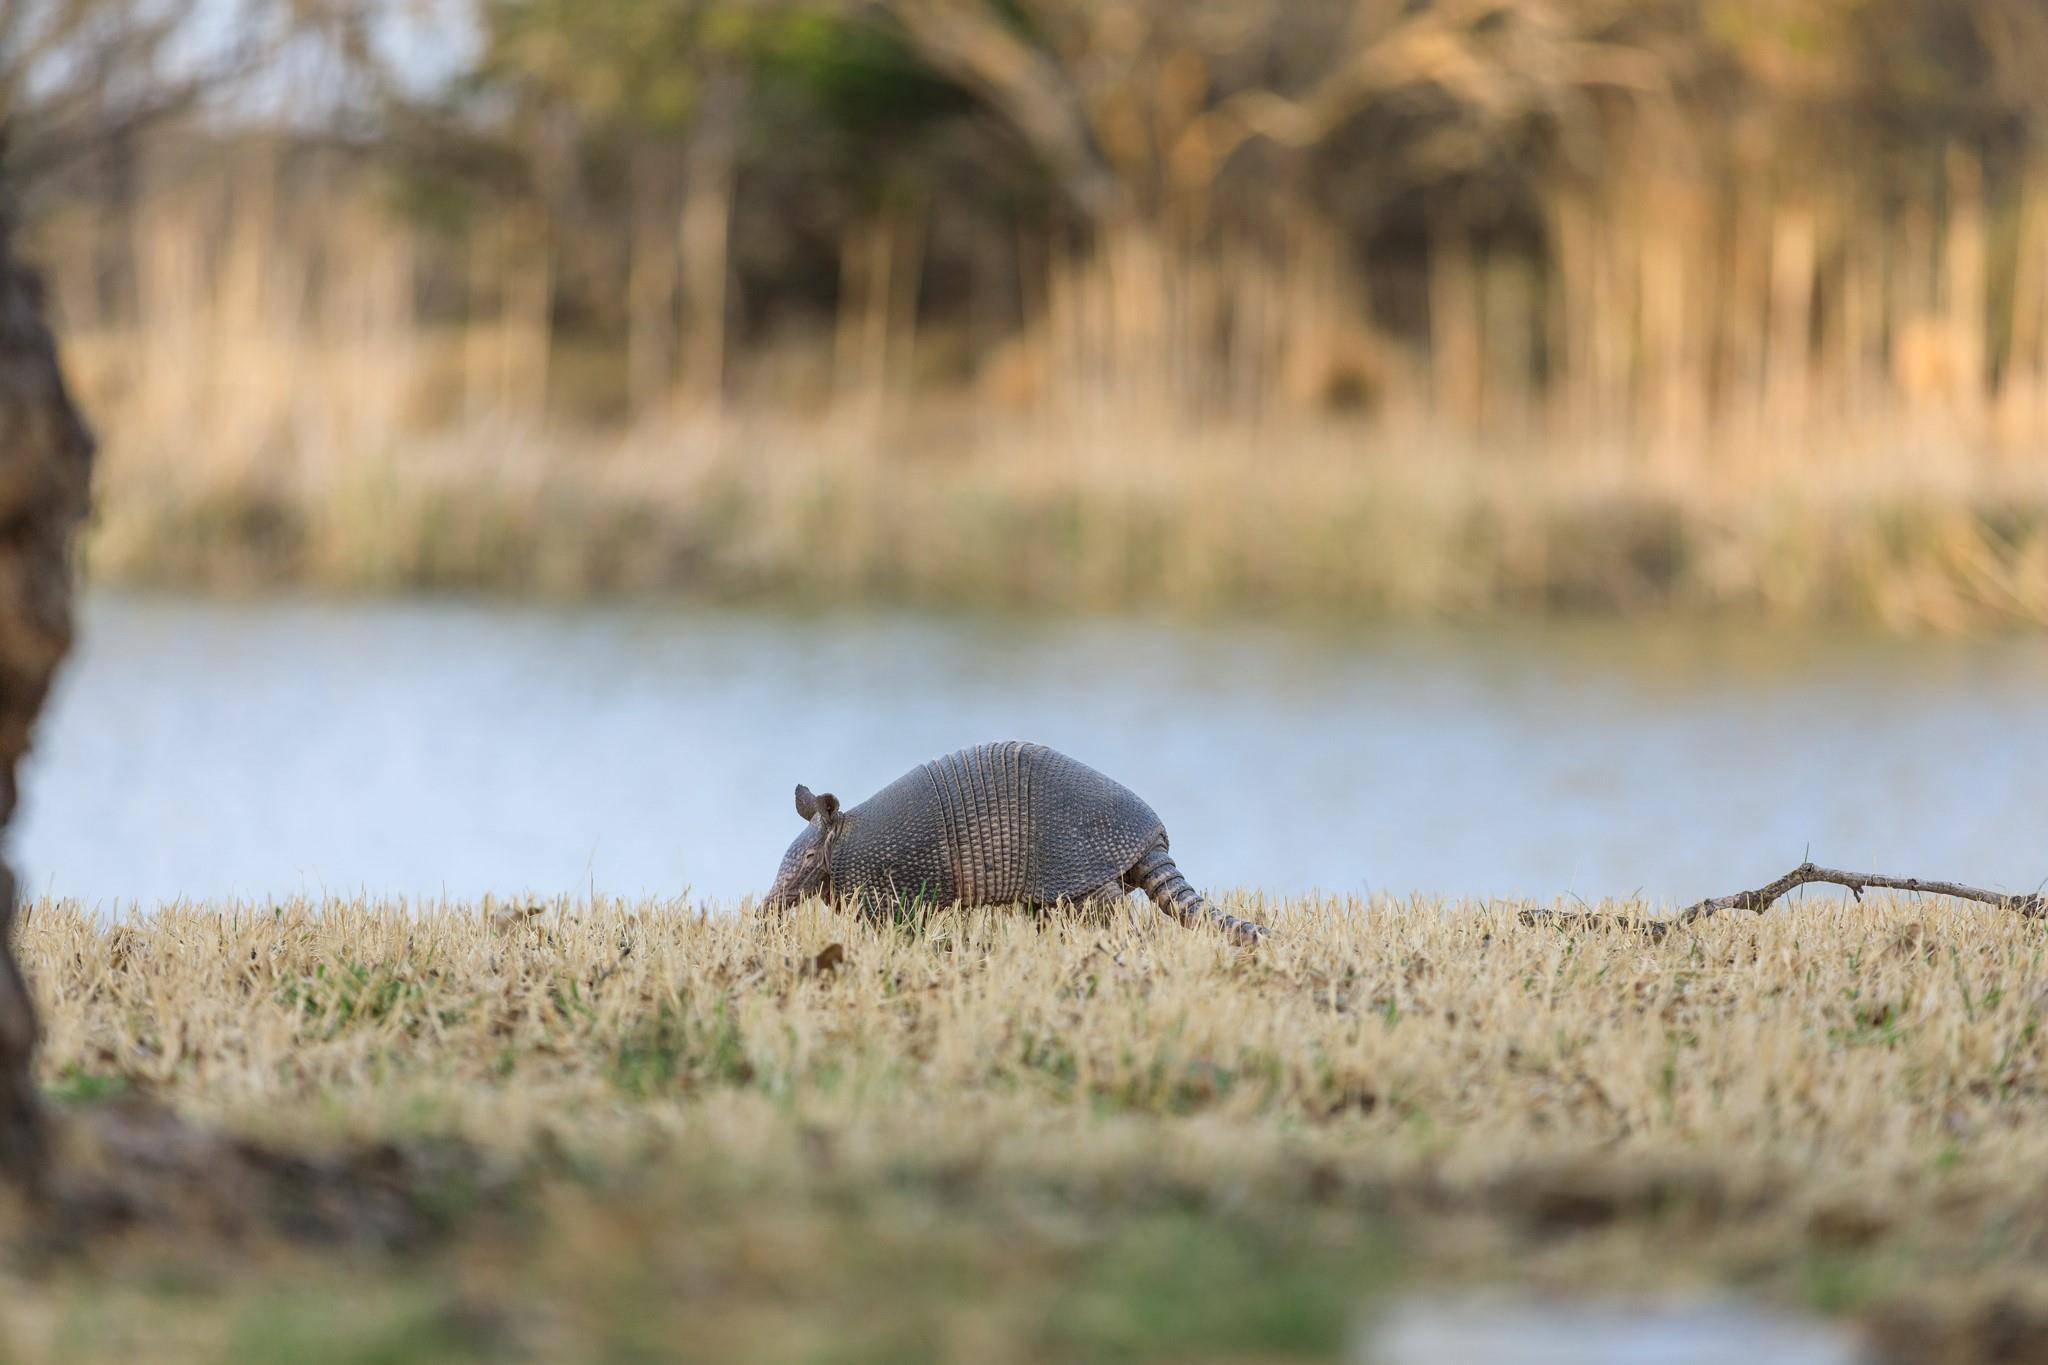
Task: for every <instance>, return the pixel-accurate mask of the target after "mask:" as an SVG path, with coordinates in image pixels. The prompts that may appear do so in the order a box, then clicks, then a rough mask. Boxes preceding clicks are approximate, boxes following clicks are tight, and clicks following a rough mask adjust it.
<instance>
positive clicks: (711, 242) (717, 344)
mask: <svg viewBox="0 0 2048 1365" xmlns="http://www.w3.org/2000/svg"><path fill="white" fill-rule="evenodd" d="M744 93H745V92H744V90H743V89H742V88H741V87H740V85H739V84H738V83H737V81H735V80H734V79H732V78H731V77H723V76H722V77H719V78H716V79H715V80H713V82H712V84H711V87H710V89H709V90H708V91H707V92H706V94H705V97H704V105H703V108H702V110H701V111H700V112H699V114H698V117H697V125H696V127H695V129H694V130H693V131H692V132H691V134H690V145H689V150H688V152H687V154H686V155H687V165H686V167H685V169H684V174H685V176H686V177H687V180H686V182H685V184H684V187H683V193H684V198H683V216H682V222H681V224H680V226H679V229H678V236H679V243H678V245H679V247H680V253H679V254H680V258H681V261H682V280H683V327H682V333H683V336H682V352H683V383H682V390H683V394H684V396H685V398H686V399H687V401H689V402H690V403H691V404H692V405H693V406H696V407H699V408H701V409H703V410H705V411H707V412H710V413H712V414H713V415H715V414H716V413H717V410H718V406H719V400H720V398H721V397H722V395H723V394H724V392H725V315H726V292H727V282H728V280H729V279H730V278H731V274H732V200H733V165H734V162H735V160H736V159H737V157H738V153H739V148H738V135H739V129H738V118H739V103H740V100H741V98H742V97H743V96H744Z"/></svg>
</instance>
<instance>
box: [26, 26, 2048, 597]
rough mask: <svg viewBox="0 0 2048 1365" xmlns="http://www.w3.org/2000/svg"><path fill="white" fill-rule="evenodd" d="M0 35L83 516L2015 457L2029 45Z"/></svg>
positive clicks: (1136, 33) (2033, 397) (2041, 244)
mask: <svg viewBox="0 0 2048 1365" xmlns="http://www.w3.org/2000/svg"><path fill="white" fill-rule="evenodd" d="M216 11H217V13H216ZM429 11H431V18H432V22H431V23H429V22H427V21H426V19H424V18H421V16H422V15H426V14H427V13H428V12H429ZM6 13H7V18H6V20H5V21H4V30H0V32H4V39H0V42H4V50H5V52H6V53H7V54H8V55H7V58H6V62H5V73H4V76H0V82H4V87H0V88H4V92H5V93H4V95H0V98H4V99H5V101H6V106H7V113H8V117H9V118H10V120H11V122H12V124H13V125H14V128H15V133H14V137H13V142H12V146H11V148H10V149H9V152H8V160H7V168H8V170H9V172H10V173H11V174H12V176H13V182H14V189H15V192H16V193H17V195H18V196H19V197H20V202H21V205H22V212H23V213H24V214H25V216H26V220H27V223H26V226H27V228H28V240H29V244H30V247H31V249H32V251H33V253H34V254H35V256H36V257H37V258H38V260H39V262H40V263H41V264H42V265H43V266H44V268H45V270H46V272H47V274H48V276H49V283H50V286H51V299H52V305H53V308H54V310H55V313H56V315H57V318H58V320H59V326H60V329H61V331H62V333H63V334H64V336H65V338H66V342H67V345H68V347H69V348H70V355H71V362H72V364H73V366H74V370H75V373H76V375H77V377H78V379H79V381H80V383H81V386H82V388H83V390H84V392H85V394H86V396H87V399H88V402H89V405H90V406H91V407H92V408H93V409H94V410H95V412H96V413H97V414H99V415H100V417H101V419H102V421H103V422H104V423H105V424H106V427H107V431H108V435H109V444H110V450H109V474H108V477H109V478H110V479H111V480H116V481H118V480H119V479H120V478H122V477H123V476H122V474H121V472H120V471H121V470H122V469H124V468H127V467H129V466H130V465H131V464H132V463H133V462H134V461H136V460H145V459H146V460H147V461H148V462H149V464H150V467H151V468H152V469H158V470H159V475H158V477H159V478H160V480H161V479H170V478H171V477H172V476H171V475H169V474H163V473H162V472H161V470H162V468H163V467H172V468H186V467H189V466H190V465H192V464H195V463H208V462H211V463H214V464H222V463H225V464H226V465H228V466H231V467H232V468H233V469H234V470H236V471H243V472H246V471H247V470H249V469H251V468H260V469H267V470H274V469H277V468H281V467H283V466H286V465H289V464H290V463H291V462H293V461H295V460H298V461H303V460H305V459H308V458H312V454H311V452H313V451H314V450H315V448H318V450H319V451H321V452H324V453H323V454H321V455H320V458H323V459H326V458H337V459H338V458H354V457H355V456H356V455H357V454H359V453H361V452H362V451H364V450H370V449H374V450H375V451H377V452H381V454H380V455H379V458H388V459H400V460H402V458H403V457H402V456H399V455H396V454H394V453H393V452H395V451H396V450H397V449H398V448H399V447H400V446H402V445H405V444H406V443H408V442H425V441H428V440H444V439H445V438H447V437H449V436H450V435H451V434H453V435H455V436H458V437H463V438H478V437H482V438H484V440H483V444H484V445H485V446H486V447H487V448H489V449H502V448H503V442H504V441H505V440H507V439H510V438H508V437H507V435H506V433H512V434H514V435H516V438H517V439H518V440H520V441H522V442H531V441H534V440H536V439H538V440H540V441H543V442H551V443H554V444H557V445H559V444H560V443H561V441H562V440H563V439H565V434H566V433H575V434H576V435H577V436H578V437H579V438H580V437H583V436H588V435H590V434H592V433H595V434H597V435H598V436H599V438H600V439H602V434H603V433H605V432H629V431H631V432H639V433H642V434H643V435H644V434H645V433H647V432H648V431H651V430H656V431H667V432H671V433H674V434H676V437H677V440H678V441H681V440H682V439H683V433H686V432H702V431H705V430H727V431H729V430H730V429H731V423H732V422H733V421H734V420H740V419H747V418H752V419H755V420H770V419H772V420H774V421H777V422H788V421H803V420H809V419H813V418H817V417H821V416H822V417H825V418H828V419H830V420H829V422H828V423H827V425H828V426H830V427H831V428H832V429H833V430H835V431H839V432H844V431H846V430H849V429H852V428H853V427H854V426H858V425H859V424H858V423H857V422H853V421H852V420H851V419H857V418H870V419H874V420H873V421H872V422H870V423H869V425H868V428H867V429H869V430H874V431H887V432H889V433H890V434H889V435H888V436H887V437H886V439H884V440H883V441H882V444H883V445H884V446H885V447H886V448H887V449H888V450H889V452H890V453H892V454H894V453H899V452H900V451H902V450H904V449H914V450H915V451H917V452H921V453H925V454H941V453H945V452H949V451H950V452H965V451H968V450H969V449H971V448H975V447H978V446H980V445H983V444H986V443H987V441H988V440H989V439H991V438H989V437H988V435H987V433H988V432H989V431H991V430H1002V431H1005V432H1008V431H1014V430H1017V429H1022V427H1028V426H1029V424H1031V423H1033V422H1038V423H1041V424H1042V423H1045V422H1053V423H1066V424H1068V426H1067V427H1066V428H1064V429H1068V430H1071V429H1072V428H1071V424H1072V422H1074V421H1076V420H1079V421H1081V422H1083V423H1091V422H1092V423H1095V424H1096V426H1095V429H1096V430H1098V431H1100V430H1109V431H1113V432H1115V433H1120V434H1121V433H1128V432H1132V431H1142V432H1144V433H1147V437H1146V439H1148V440H1151V441H1153V442H1155V443H1161V444H1166V445H1171V444H1173V442H1174V441H1175V440H1176V439H1177V438H1176V437H1175V435H1174V433H1177V432H1184V431H1188V430H1191V429H1200V430H1204V431H1209V432H1213V431H1215V430H1218V429H1221V428H1223V427H1226V426H1228V427H1231V428H1234V429H1238V430H1245V431H1253V432H1271V431H1273V430H1276V429H1277V430H1300V429H1303V428H1304V427H1308V428H1313V429H1314V430H1316V431H1317V432H1320V433H1324V435H1323V436H1321V437H1319V438H1318V440H1319V441H1320V442H1321V444H1320V445H1319V446H1318V448H1319V449H1324V450H1341V451H1342V452H1345V453H1339V454H1336V455H1333V456H1332V457H1331V458H1336V459H1354V458H1357V457H1358V456H1359V455H1360V453H1361V452H1369V451H1374V450H1382V449H1398V450H1399V452H1400V453H1401V454H1402V455H1403V457H1405V458H1410V459H1414V458H1422V459H1425V460H1426V459H1431V458H1435V457H1436V453H1437V452H1443V458H1445V459H1449V458H1452V456H1453V454H1454V453H1456V454H1461V455H1475V456H1477V457H1478V458H1481V459H1492V458H1494V457H1495V455H1496V454H1504V455H1511V456H1512V457H1513V458H1514V459H1515V460H1516V461H1517V462H1518V463H1520V464H1522V465H1524V466H1526V465H1528V464H1530V463H1531V462H1532V461H1533V462H1541V463H1548V464H1557V465H1565V464H1575V463H1583V462H1585V461H1587V460H1589V459H1593V458H1595V457H1596V456H1597V458H1598V459H1600V460H1603V461H1607V462H1609V463H1616V462H1618V463H1619V464H1620V465H1622V466H1624V467H1626V468H1646V467H1653V466H1654V467H1656V468H1659V469H1665V470H1671V469H1677V470H1680V471H1683V472H1685V473H1686V474H1687V475H1688V476H1695V475H1696V476H1701V477H1704V478H1707V479H1711V480H1726V479H1730V478H1741V479H1747V478H1749V477H1750V476H1751V475H1753V474H1756V473H1758V472H1761V473H1763V474H1766V475H1769V476H1772V477H1777V476H1780V475H1783V474H1785V473H1786V472H1787V471H1789V470H1794V469H1799V470H1821V469H1838V468H1841V467H1844V466H1858V467H1862V468H1866V469H1868V468H1872V467H1875V466H1878V465H1883V466H1885V467H1887V468H1894V467H1908V468H1911V469H1913V470H1915V471H1917V474H1916V477H1923V476H1931V474H1930V471H1935V470H1940V471H1946V472H1945V473H1944V474H1943V475H1942V476H1943V477H1949V476H1950V475H1954V476H1955V477H1957V478H1961V479H1963V480H1965V481H1967V480H1970V479H1975V478H1977V477H1979V476H1978V474H1977V473H1976V472H1972V471H1979V470H1981V469H1983V468H1986V467H1996V468H1998V469H2002V470H2003V471H2005V473H2004V475H2002V476H2001V477H2009V476H2010V475H2011V474H2012V472H2013V470H2014V469H2015V467H2017V466H2027V467H2032V466H2034V465H2035V464H2037V461H2036V460H2035V456H2036V455H2037V454H2038V452H2040V451H2041V450H2043V449H2044V448H2048V447H2044V437H2048V86H2043V84H2042V83H2041V81H2040V80H2039V73H2041V72H2042V71H2044V70H2048V7H2043V6H2042V5H2041V4H2039V3H2038V0H1405V2H1404V0H789V2H788V3H782V2H780V0H754V2H753V3H729V2H725V0H438V3H424V4H422V5H420V6H410V7H408V6H405V5H399V4H385V5H378V4H373V3H372V4H365V3H354V4H352V3H349V0H217V3H215V4H213V5H210V6H209V5H207V4H203V3H202V4H200V5H199V7H198V8H197V9H196V10H195V9H193V7H192V5H191V4H190V3H189V0H188V3H187V4H184V5H177V4H172V5H165V4H161V3H153V0H42V3H29V2H27V0H14V3H13V4H12V5H11V6H9V8H8V9H7V11H6ZM408 15H411V16H413V17H414V18H415V19H418V20H419V23H418V24H417V25H416V26H415V28H414V29H412V30H411V32H412V33H413V37H412V38H410V39H408V40H398V39H394V38H393V37H392V36H391V35H392V33H393V32H395V31H397V29H395V28H394V27H393V26H394V25H397V24H399V23H400V21H402V20H405V19H406V18H407V16H408ZM195 16H196V17H195ZM200 20H206V21H207V22H205V23H204V25H203V27H204V28H205V29H206V30H207V31H208V32H209V33H211V34H212V35H213V40H212V41H211V42H209V43H204V44H195V43H193V42H191V41H189V40H188V39H185V38H181V36H180V34H181V32H183V31H184V30H186V29H189V28H190V27H191V26H192V25H193V24H195V23H197V22H199V21H200ZM406 42H410V43H411V44H413V48H412V51H411V60H410V62H409V61H408V59H407V55H406V54H407V48H406V46H405V44H406ZM429 47H431V48H433V49H434V54H435V55H436V56H437V57H438V58H439V59H441V60H442V65H443V67H444V68H445V69H444V70H440V71H438V72H437V74H436V75H434V77H433V78H432V79H425V80H423V79H420V78H419V77H418V70H419V68H420V66H421V63H420V61H419V60H418V58H419V57H420V55H421V52H422V51H424V50H425V49H426V48H429ZM195 54H196V55H195ZM408 70H410V72H411V74H410V75H408ZM876 422H879V423H880V424H881V425H879V426H877V425H875V423H876ZM906 423H907V424H910V425H913V426H915V427H916V428H917V430H916V432H915V433H914V434H912V433H908V431H907V428H906V426H905V424H906ZM1020 424H1022V426H1021V427H1020ZM1333 429H1334V430H1336V431H1339V432H1340V433H1352V434H1351V435H1349V436H1339V437H1329V436H1328V435H1327V433H1328V432H1329V431H1331V430H1333ZM536 433H540V435H539V436H538V437H536ZM1120 434H1119V435H1118V436H1115V437H1101V436H1097V437H1087V438H1083V439H1084V440H1086V441H1092V442H1093V443H1094V444H1095V445H1097V446H1102V445H1104V444H1105V443H1106V444H1108V445H1111V446H1114V445H1116V444H1117V443H1118V441H1120V440H1121V439H1122V436H1121V435H1120ZM800 443H801V442H799V444H800ZM1259 446H1260V442H1259V440H1258V439H1255V438H1249V437H1248V438H1247V439H1246V442H1245V444H1244V445H1243V447H1242V457H1243V458H1245V459H1247V460H1250V459H1252V458H1254V452H1255V451H1256V450H1257V449H1258V448H1259ZM145 447H146V450H145V449H144V448H145ZM1113 457H1114V451H1113V450H1112V451H1109V452H1107V453H1104V452H1101V451H1098V452H1097V454H1096V455H1095V456H1094V457H1093V458H1094V459H1095V461H1096V462H1097V463H1100V462H1101V461H1103V460H1109V459H1112V458H1113ZM472 458H475V459H478V460H488V459H490V458H491V457H490V455H489V454H488V453H486V451H477V452H475V453H474V455H473V457H472ZM749 458H753V457H749ZM760 458H767V457H766V456H761V457H760ZM961 458H963V459H964V458H967V456H966V455H965V454H962V455H961ZM1959 470H1960V471H1962V472H1961V473H1957V472H1956V471H1959ZM2039 502H2041V500H2039V499H2034V500H2033V501H2032V502H2031V503H2030V504H2029V505H2030V506H2032V505H2033V504H2034V503H2039ZM2038 512H2039V507H2038V506H2036V507H2035V508H2034V510H2033V511H2030V512H2027V513H2026V514H2025V515H2024V517H2023V518H2022V519H2023V520H2024V522H2025V525H2024V526H2022V527H2020V529H2019V531H2017V532H2014V533H2013V535H2007V536H2005V540H2004V541H2000V542H1998V543H1994V544H1993V545H1992V547H1991V553H1993V555H1994V557H1996V556H1999V555H2004V554H2005V553H2006V551H2007V550H2008V549H2009V548H2010V545H2009V544H2006V542H2011V543H2012V544H2018V543H2020V542H2022V541H2024V542H2025V544H2026V545H2033V544H2034V543H2035V542H2036V541H2042V552H2043V553H2048V539H2044V538H2043V537H2042V536H2040V535H2038V534H2036V533H2038V532H2040V531H2041V530H2042V527H2043V526H2044V525H2048V521H2044V519H2043V517H2042V516H2040V515H2038ZM2002 515H2004V514H2002ZM2010 515H2011V516H2018V515H2020V514H2018V513H2011V514H2010ZM2001 534H2003V533H2001ZM2015 536H2017V537H2018V539H2017V540H2015V539H2014V537H2015ZM1993 540H1994V541H1998V537H1996V536H1994V537H1993ZM1970 553H1972V554H1975V553H1976V551H1975V550H1971V551H1970ZM102 558H103V562H105V561H106V557H105V556H103V557H102ZM2008 558H2009V556H2008ZM2029 563H2031V561H2029ZM2010 567H2011V566H2010V564H2008V565H2007V568H2008V569H2010ZM2028 572H2029V573H2031V569H2029V570H2028ZM2033 610H2034V609H2033V608H2032V607H2029V608H2027V611H2028V613H2031V612H2032V611H2033Z"/></svg>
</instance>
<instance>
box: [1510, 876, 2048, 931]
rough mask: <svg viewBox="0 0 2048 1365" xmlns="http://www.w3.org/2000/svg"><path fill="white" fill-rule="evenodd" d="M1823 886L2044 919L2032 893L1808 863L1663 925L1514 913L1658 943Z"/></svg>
mask: <svg viewBox="0 0 2048 1365" xmlns="http://www.w3.org/2000/svg"><path fill="white" fill-rule="evenodd" d="M1815 882H1825V883H1827V884H1828V885H1830V886H1842V887H1847V888H1848V890H1849V893H1850V894H1851V895H1853V896H1855V897H1856V899H1857V900H1859V901H1860V900H1862V899H1863V893H1864V892H1865V891H1867V890H1869V889H1871V888H1873V887H1874V888H1877V889H1878V890H1883V891H1911V892H1914V893H1916V894H1919V895H1928V896H1953V897H1954V898H1955V899H1957V900H1965V901H1979V902H1981V903H1983V904H1985V905H1992V906H1996V907H1998V908H1999V909H2001V910H2011V911H2013V912H2014V913H2016V914H2018V915H2020V916H2022V917H2023V918H2026V919H2044V918H2048V896H2044V895H2042V894H2041V893H2040V892H2038V891H2037V892H2033V893H2031V894H2029V895H2023V896H2008V895H2005V894H2004V893H2003V892H1999V891H1986V890H1984V889H1982V888H1981V887H1975V886H1964V885H1963V884H1962V883H1961V882H1937V881H1927V880H1924V879H1922V878H1919V877H1888V876H1885V875H1884V874H1883V873H1879V872H1843V871H1840V870H1838V869H1836V868H1832V867H1817V866H1815V865H1814V864H1813V863H1810V862H1806V863H1801V864H1800V865H1799V866H1797V867H1795V868H1793V869H1792V870H1791V871H1790V872H1787V873H1786V874H1785V875H1784V876H1782V877H1780V878H1778V879H1777V880H1776V881H1774V882H1768V883H1766V884H1764V885H1763V886H1760V887H1758V888H1757V889H1756V890H1754V891H1737V892H1735V893H1734V894H1733V895H1728V896H1715V897H1712V898H1710V899H1708V900H1703V901H1699V902H1697V903H1696V904H1693V905H1688V906H1687V907H1686V908H1685V909H1683V910H1681V911H1679V912H1678V913H1677V914H1676V915H1673V916H1672V917H1671V918H1669V919H1641V918H1627V917H1624V916H1620V915H1603V914H1597V913H1593V912H1586V913H1573V912H1568V911H1558V910H1541V909H1530V910H1524V911H1522V912H1521V913H1520V915H1519V916H1518V918H1519V919H1520V920H1521V922H1522V923H1524V924H1577V923H1586V922H1589V921H1608V922H1614V923H1621V924H1628V925H1632V926H1635V927H1638V928H1640V929H1642V931H1643V932H1644V933H1646V934H1648V935H1649V936H1650V937H1651V938H1653V939H1661V938H1663V937H1664V936H1665V935H1666V934H1668V933H1670V932H1671V931H1672V930H1673V929H1683V928H1684V927H1685V926H1687V925H1689V924H1692V923H1693V922H1695V921H1697V920H1703V919H1706V918H1707V917H1708V916H1710V915H1713V914H1714V913H1716V912H1717V911H1721V910H1749V911H1753V912H1755V913H1756V914H1759V915H1761V914H1762V913H1763V912H1764V911H1766V910H1768V909H1769V908H1770V907H1771V906H1772V904H1774V903H1775V902H1776V901H1777V900H1778V899H1779V898H1780V897H1782V896H1783V895H1784V894H1785V893H1786V892H1788V891H1791V890H1793V889H1794V888H1795V887H1801V886H1809V885H1812V884H1813V883H1815Z"/></svg>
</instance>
